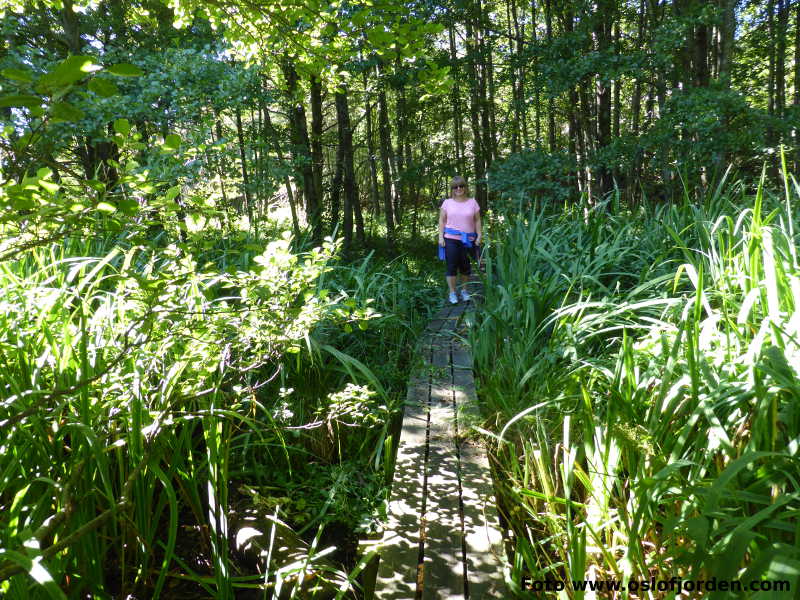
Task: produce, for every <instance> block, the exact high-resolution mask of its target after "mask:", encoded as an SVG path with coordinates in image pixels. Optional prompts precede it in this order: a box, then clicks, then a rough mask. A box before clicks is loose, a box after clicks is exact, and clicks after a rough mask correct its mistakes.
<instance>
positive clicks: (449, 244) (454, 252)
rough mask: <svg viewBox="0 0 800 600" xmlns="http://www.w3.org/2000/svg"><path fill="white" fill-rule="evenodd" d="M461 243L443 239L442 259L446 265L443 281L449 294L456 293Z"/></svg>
mask: <svg viewBox="0 0 800 600" xmlns="http://www.w3.org/2000/svg"><path fill="white" fill-rule="evenodd" d="M461 245H462V244H461V242H460V241H458V240H451V239H450V238H445V239H444V257H445V262H446V263H447V271H446V276H445V280H446V281H447V287H448V288H449V290H450V293H451V294H455V293H456V274H457V273H458V270H459V260H460V258H461Z"/></svg>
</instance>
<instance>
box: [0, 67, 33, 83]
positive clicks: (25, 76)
mask: <svg viewBox="0 0 800 600" xmlns="http://www.w3.org/2000/svg"><path fill="white" fill-rule="evenodd" d="M0 75H2V76H3V77H5V78H6V79H13V80H15V81H24V82H25V83H30V82H31V81H33V75H31V73H30V71H27V70H23V69H3V70H2V71H0Z"/></svg>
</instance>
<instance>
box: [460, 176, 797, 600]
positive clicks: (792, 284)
mask: <svg viewBox="0 0 800 600" xmlns="http://www.w3.org/2000/svg"><path fill="white" fill-rule="evenodd" d="M788 183H789V182H787V188H786V190H787V195H786V200H785V203H784V202H783V201H782V200H781V199H780V198H779V197H773V196H768V195H767V193H766V192H765V191H764V189H763V187H759V189H758V190H757V192H756V194H755V196H754V197H752V198H751V199H750V202H751V208H748V209H746V210H744V211H743V212H742V211H739V209H738V208H737V207H738V205H739V204H740V203H742V202H743V199H742V198H740V197H739V196H738V192H737V191H736V187H735V186H730V187H729V188H728V189H729V190H730V191H728V192H723V191H722V189H723V188H720V189H719V190H718V191H717V193H716V194H714V195H713V196H709V197H708V198H706V199H705V200H704V202H703V203H702V204H701V205H699V206H696V207H695V206H693V205H692V204H690V203H689V202H688V201H687V202H686V203H685V204H684V205H682V206H666V207H662V208H658V209H646V210H642V211H638V212H636V213H628V214H623V215H619V216H613V215H609V214H608V213H605V212H602V211H601V210H597V209H595V210H593V211H592V212H590V213H589V214H588V215H583V214H581V213H579V212H577V211H572V212H565V213H563V214H544V213H543V214H541V215H537V216H535V217H532V218H530V219H529V220H528V221H527V222H525V220H522V219H516V220H511V221H509V223H508V224H507V225H506V226H505V227H504V228H503V230H502V232H503V243H502V244H495V245H494V246H493V248H492V256H491V262H490V263H489V264H490V265H491V267H490V269H489V270H487V277H488V278H489V285H487V287H486V290H487V297H486V310H485V311H484V313H483V314H480V315H478V316H477V319H476V323H475V325H474V330H473V332H472V334H471V336H472V341H473V344H474V346H473V348H474V353H475V357H476V361H478V365H479V368H480V369H481V370H482V372H483V375H482V382H481V383H482V385H481V389H480V393H481V396H482V397H483V399H484V401H485V402H486V403H487V409H488V416H489V418H490V419H491V421H492V422H493V423H494V424H495V425H494V427H496V431H499V434H497V435H496V437H495V439H496V443H497V446H496V450H495V452H496V456H497V458H498V460H499V464H500V469H501V472H500V477H498V479H497V481H499V482H502V483H500V487H501V489H502V494H501V496H502V500H501V505H502V506H503V507H504V511H505V512H506V516H507V517H508V518H509V520H510V522H511V523H512V526H513V527H514V529H515V531H516V532H517V536H518V537H517V542H516V551H515V559H514V561H513V565H514V569H513V575H512V577H513V579H514V580H516V581H519V578H521V577H522V576H524V575H529V576H532V577H533V578H534V579H537V578H544V577H545V576H549V577H553V576H555V578H556V579H570V578H573V579H583V578H584V577H587V576H589V577H590V578H598V579H604V578H617V579H622V580H625V579H628V578H630V579H648V578H649V577H651V576H655V578H656V579H660V580H668V579H669V578H670V577H672V576H678V577H683V578H684V579H707V578H708V577H710V576H715V577H717V578H720V579H741V580H743V581H745V582H747V581H751V580H754V579H760V578H767V579H770V578H775V579H781V580H788V581H790V582H791V584H792V586H793V588H794V586H796V585H797V584H798V582H799V581H800V555H798V552H797V550H796V548H797V543H798V540H797V535H796V532H797V515H798V509H800V504H798V502H800V489H798V487H797V482H798V480H800V479H798V478H800V471H798V461H797V447H796V446H797V444H796V438H797V435H798V433H800V413H799V412H798V411H797V410H796V406H797V401H798V396H797V394H798V392H800V373H798V372H797V369H796V367H794V366H790V365H797V364H800V356H798V354H797V353H798V345H797V343H796V338H797V336H798V332H797V331H796V328H797V309H798V306H800V297H798V295H797V294H798V290H800V287H798V282H799V281H800V279H798V277H800V266H798V262H797V253H796V245H797V237H796V233H795V232H796V223H797V221H796V218H797V217H796V209H795V208H794V205H795V203H796V202H797V199H798V196H799V195H800V194H798V192H800V189H798V187H797V185H796V183H795V184H793V185H794V188H793V189H792V190H791V204H790V196H789V191H790V188H789V187H788ZM767 205H768V206H769V209H768V208H767ZM770 209H772V210H771V212H769V213H768V214H767V212H768V210H770ZM665 232H666V234H668V235H665ZM631 240H636V243H635V244H632V243H631ZM494 427H493V428H494ZM547 565H555V566H554V567H547ZM777 573H781V575H780V576H776V574H777ZM589 574H591V575H589ZM575 597H577V594H576V595H575Z"/></svg>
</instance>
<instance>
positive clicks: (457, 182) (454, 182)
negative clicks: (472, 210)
mask: <svg viewBox="0 0 800 600" xmlns="http://www.w3.org/2000/svg"><path fill="white" fill-rule="evenodd" d="M455 185H463V186H464V195H465V196H469V186H468V185H467V180H466V179H464V178H463V177H462V176H461V175H454V176H453V178H452V179H451V180H450V191H451V192H452V191H453V186H455Z"/></svg>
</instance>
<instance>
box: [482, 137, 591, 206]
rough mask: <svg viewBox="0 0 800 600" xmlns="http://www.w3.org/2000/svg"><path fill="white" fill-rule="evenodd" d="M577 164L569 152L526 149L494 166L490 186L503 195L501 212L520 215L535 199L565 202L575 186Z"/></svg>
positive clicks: (556, 202) (490, 175) (490, 174)
mask: <svg viewBox="0 0 800 600" xmlns="http://www.w3.org/2000/svg"><path fill="white" fill-rule="evenodd" d="M575 169H576V165H575V161H574V159H573V158H572V157H571V156H570V155H569V154H568V153H567V152H554V153H547V152H544V151H542V150H523V151H522V152H518V153H516V154H512V155H511V156H509V157H508V158H507V159H505V160H503V161H497V162H495V163H493V165H492V169H491V171H490V173H489V183H490V185H491V187H492V189H494V190H495V191H497V192H499V194H500V196H501V199H502V200H501V202H500V203H499V204H498V210H499V211H500V212H517V213H519V211H520V210H524V209H525V208H527V207H529V206H530V203H531V201H533V200H545V199H547V200H548V201H550V202H553V203H555V204H562V203H563V202H565V201H566V200H567V199H568V198H569V197H570V195H571V194H572V190H573V189H574V187H575Z"/></svg>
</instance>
